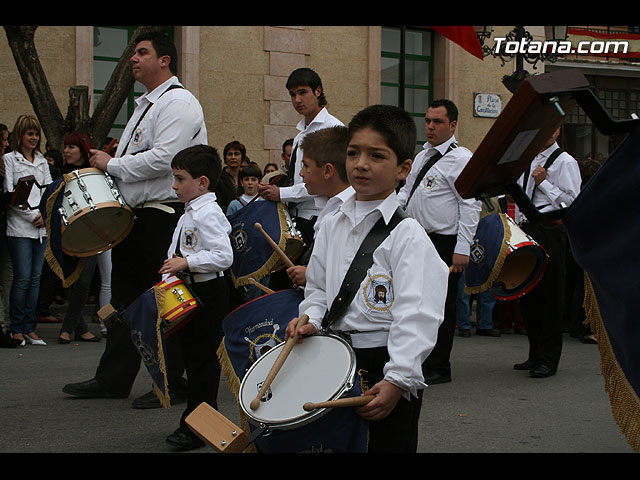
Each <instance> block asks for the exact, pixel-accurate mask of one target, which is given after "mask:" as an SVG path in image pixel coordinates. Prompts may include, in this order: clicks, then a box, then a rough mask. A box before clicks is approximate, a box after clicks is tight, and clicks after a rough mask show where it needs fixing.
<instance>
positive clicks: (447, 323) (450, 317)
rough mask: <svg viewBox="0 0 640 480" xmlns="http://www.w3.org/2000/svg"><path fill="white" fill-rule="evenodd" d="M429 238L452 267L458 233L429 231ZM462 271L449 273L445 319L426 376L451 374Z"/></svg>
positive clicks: (429, 360) (439, 330)
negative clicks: (459, 283) (451, 358)
mask: <svg viewBox="0 0 640 480" xmlns="http://www.w3.org/2000/svg"><path fill="white" fill-rule="evenodd" d="M429 238H430V239H431V241H432V242H433V245H434V246H435V247H436V251H437V252H438V254H439V255H440V258H441V259H442V260H443V261H444V262H445V263H446V264H447V266H449V267H451V265H452V263H453V251H454V250H455V247H456V243H457V236H456V235H440V234H437V233H429ZM459 280H460V273H453V272H452V273H450V274H449V284H448V287H447V297H446V300H445V305H444V321H443V322H442V324H440V327H439V328H438V339H437V341H436V344H435V346H434V347H433V350H432V351H431V353H430V354H429V357H427V359H426V360H425V362H424V364H423V365H422V371H423V373H424V375H425V377H426V376H428V375H429V373H437V374H440V375H443V376H446V377H448V376H451V362H450V361H449V358H450V356H451V349H452V348H453V336H454V334H455V330H456V297H457V295H458V282H459Z"/></svg>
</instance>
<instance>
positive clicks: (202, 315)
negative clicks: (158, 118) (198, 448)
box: [169, 277, 229, 436]
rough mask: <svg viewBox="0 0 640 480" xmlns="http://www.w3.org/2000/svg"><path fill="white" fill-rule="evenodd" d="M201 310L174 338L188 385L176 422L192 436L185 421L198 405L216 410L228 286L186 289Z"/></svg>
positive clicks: (218, 280) (216, 284) (206, 284)
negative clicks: (219, 360) (219, 348)
mask: <svg viewBox="0 0 640 480" xmlns="http://www.w3.org/2000/svg"><path fill="white" fill-rule="evenodd" d="M188 288H189V290H190V291H191V292H192V293H193V295H194V296H195V297H196V298H197V299H198V302H199V304H200V306H201V308H200V310H199V311H198V313H197V314H196V315H194V316H193V318H192V319H191V320H189V323H187V325H185V326H184V327H182V328H180V329H179V330H178V331H176V332H175V333H174V334H172V335H171V336H169V338H171V337H175V339H176V340H177V341H178V344H179V347H180V351H181V353H182V357H183V360H184V366H185V370H186V372H187V378H188V379H189V384H188V387H187V406H186V408H185V410H184V412H183V414H182V417H181V418H180V429H181V430H182V431H183V432H184V433H186V434H187V435H192V436H195V435H194V434H193V433H192V432H191V429H190V428H189V427H188V426H187V424H186V422H185V419H186V418H187V416H188V415H189V414H190V413H191V412H193V410H195V408H196V407H197V406H198V405H200V404H201V403H202V402H207V403H208V404H209V405H210V406H212V407H213V408H215V409H218V385H219V384H220V370H221V369H220V363H219V362H218V355H217V350H218V347H219V345H220V342H221V340H222V337H223V332H222V320H224V317H225V315H226V314H227V312H228V306H229V284H228V282H227V281H226V279H225V278H223V277H220V278H216V279H214V280H209V281H207V282H202V283H193V284H190V285H188Z"/></svg>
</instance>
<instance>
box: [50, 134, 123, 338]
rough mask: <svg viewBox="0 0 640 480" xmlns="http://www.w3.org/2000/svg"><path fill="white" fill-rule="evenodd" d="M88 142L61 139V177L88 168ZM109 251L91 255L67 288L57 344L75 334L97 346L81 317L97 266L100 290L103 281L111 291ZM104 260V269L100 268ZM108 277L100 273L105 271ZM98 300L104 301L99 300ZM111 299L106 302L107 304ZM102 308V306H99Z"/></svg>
mask: <svg viewBox="0 0 640 480" xmlns="http://www.w3.org/2000/svg"><path fill="white" fill-rule="evenodd" d="M91 148H92V147H91V140H90V139H89V137H88V136H87V135H85V134H84V133H70V134H69V135H67V136H66V137H65V139H64V165H63V167H62V173H63V174H66V173H70V172H72V171H74V170H81V169H83V168H91V165H90V164H89V157H90V156H91V152H90V150H91ZM110 252H111V251H110V250H108V251H107V252H104V253H101V254H98V255H93V256H91V257H87V258H86V259H85V265H84V268H83V269H82V273H81V274H80V276H79V277H78V279H77V280H76V281H75V282H74V284H73V285H71V287H70V288H69V308H68V310H67V314H66V315H65V317H64V320H63V321H62V326H61V328H60V335H59V336H58V343H62V344H68V343H71V335H72V334H74V335H75V336H74V340H77V341H81V342H98V341H100V337H96V336H95V335H94V334H92V333H91V332H90V331H89V328H88V327H87V324H86V322H85V321H84V318H83V317H82V309H83V307H84V305H85V303H86V302H87V297H88V296H89V288H90V286H91V279H92V278H93V274H94V272H95V270H96V265H98V262H100V273H101V276H102V286H105V285H104V282H105V278H106V279H107V282H108V283H107V287H110V285H111V283H110V278H109V277H110V276H111V268H110V264H111V257H110ZM103 260H104V261H105V262H104V263H106V265H104V266H103V265H102V262H103ZM105 268H106V272H104V273H107V275H105V274H104V273H103V270H105ZM100 300H101V301H102V300H103V298H102V296H101V298H100ZM109 300H110V299H109V298H107V302H108V301H109ZM101 306H102V305H101Z"/></svg>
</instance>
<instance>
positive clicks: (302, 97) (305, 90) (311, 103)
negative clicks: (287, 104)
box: [289, 85, 322, 117]
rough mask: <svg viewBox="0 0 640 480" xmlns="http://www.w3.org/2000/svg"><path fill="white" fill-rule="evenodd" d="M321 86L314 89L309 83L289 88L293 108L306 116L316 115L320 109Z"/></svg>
mask: <svg viewBox="0 0 640 480" xmlns="http://www.w3.org/2000/svg"><path fill="white" fill-rule="evenodd" d="M321 93H322V90H321V88H320V87H318V88H316V89H315V90H313V89H312V88H311V87H309V86H308V85H301V86H298V87H295V88H292V89H291V90H289V96H290V97H291V103H292V104H293V108H294V109H295V110H296V112H298V113H299V114H300V115H302V116H304V117H309V116H315V115H316V114H317V113H318V112H319V111H320V110H321V108H320V94H321Z"/></svg>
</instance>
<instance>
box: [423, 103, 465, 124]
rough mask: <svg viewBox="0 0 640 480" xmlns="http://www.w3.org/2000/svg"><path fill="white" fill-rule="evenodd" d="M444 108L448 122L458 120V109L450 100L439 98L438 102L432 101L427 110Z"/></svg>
mask: <svg viewBox="0 0 640 480" xmlns="http://www.w3.org/2000/svg"><path fill="white" fill-rule="evenodd" d="M438 107H444V108H446V109H447V118H448V119H449V122H454V121H457V120H458V107H456V104H455V103H453V102H452V101H451V100H447V99H446V98H441V99H440V100H434V101H433V102H431V105H429V108H438Z"/></svg>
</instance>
